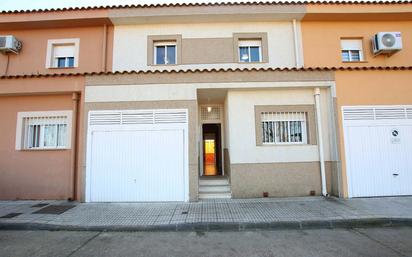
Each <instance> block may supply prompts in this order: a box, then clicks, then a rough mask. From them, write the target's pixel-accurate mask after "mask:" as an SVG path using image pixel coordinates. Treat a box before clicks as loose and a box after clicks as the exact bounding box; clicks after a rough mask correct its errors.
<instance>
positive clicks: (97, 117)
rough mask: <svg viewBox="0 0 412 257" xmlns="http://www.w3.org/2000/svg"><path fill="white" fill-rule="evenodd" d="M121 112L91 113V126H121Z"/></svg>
mask: <svg viewBox="0 0 412 257" xmlns="http://www.w3.org/2000/svg"><path fill="white" fill-rule="evenodd" d="M121 116H122V115H121V112H90V121H89V123H90V125H119V124H121Z"/></svg>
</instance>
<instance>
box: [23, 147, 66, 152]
mask: <svg viewBox="0 0 412 257" xmlns="http://www.w3.org/2000/svg"><path fill="white" fill-rule="evenodd" d="M70 149H71V148H32V149H18V150H17V151H22V152H32V151H34V152H37V151H66V150H70Z"/></svg>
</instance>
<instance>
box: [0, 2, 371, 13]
mask: <svg viewBox="0 0 412 257" xmlns="http://www.w3.org/2000/svg"><path fill="white" fill-rule="evenodd" d="M239 1H241V0H239ZM244 1H247V0H244ZM250 1H253V0H250ZM272 1H274V2H276V0H272ZM278 1H279V0H278ZM280 1H281V0H280ZM366 1H373V0H366ZM176 2H178V3H190V2H192V3H193V2H196V3H205V2H219V0H177V1H176V0H0V11H10V10H32V9H50V8H61V7H76V6H78V7H80V6H105V5H125V4H151V3H176ZM225 2H236V1H235V0H227V1H225ZM342 2H343V1H342Z"/></svg>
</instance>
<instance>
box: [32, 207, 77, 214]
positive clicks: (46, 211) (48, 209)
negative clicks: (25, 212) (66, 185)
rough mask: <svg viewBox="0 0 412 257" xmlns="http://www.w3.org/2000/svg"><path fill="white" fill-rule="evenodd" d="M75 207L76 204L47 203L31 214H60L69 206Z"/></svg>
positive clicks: (68, 208)
mask: <svg viewBox="0 0 412 257" xmlns="http://www.w3.org/2000/svg"><path fill="white" fill-rule="evenodd" d="M74 207H76V205H49V206H47V207H44V208H41V209H40V210H38V211H35V212H33V214H56V215H59V214H62V213H64V212H66V211H67V210H70V209H71V208H74Z"/></svg>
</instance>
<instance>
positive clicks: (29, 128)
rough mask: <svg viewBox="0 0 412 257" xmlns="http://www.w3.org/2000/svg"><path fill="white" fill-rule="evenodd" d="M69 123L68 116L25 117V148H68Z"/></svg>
mask: <svg viewBox="0 0 412 257" xmlns="http://www.w3.org/2000/svg"><path fill="white" fill-rule="evenodd" d="M67 123H68V121H67V116H54V117H24V118H23V125H24V148H25V149H47V148H66V147H67V145H68V142H67V141H68V140H67V139H68V133H69V131H67V127H68V124H67Z"/></svg>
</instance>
